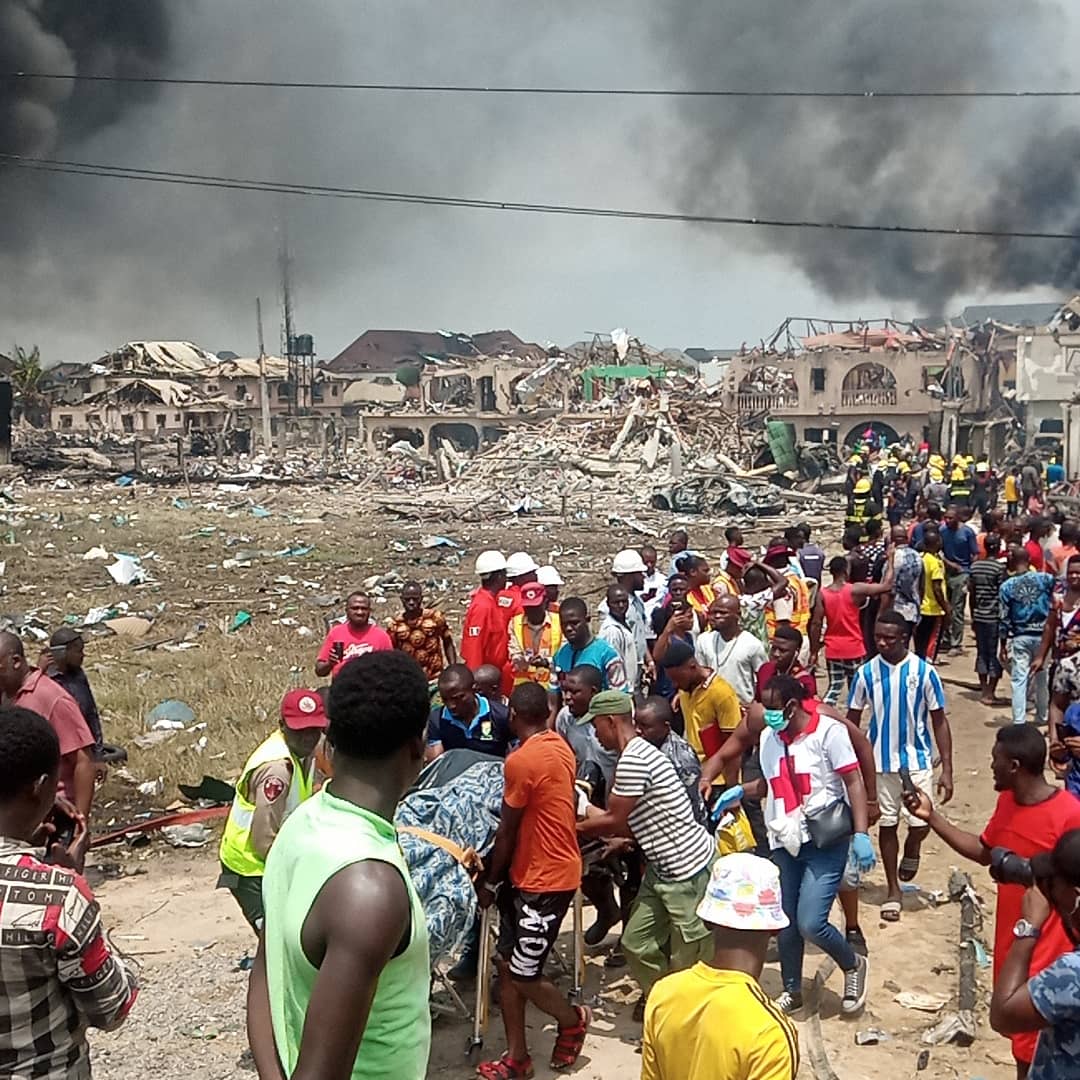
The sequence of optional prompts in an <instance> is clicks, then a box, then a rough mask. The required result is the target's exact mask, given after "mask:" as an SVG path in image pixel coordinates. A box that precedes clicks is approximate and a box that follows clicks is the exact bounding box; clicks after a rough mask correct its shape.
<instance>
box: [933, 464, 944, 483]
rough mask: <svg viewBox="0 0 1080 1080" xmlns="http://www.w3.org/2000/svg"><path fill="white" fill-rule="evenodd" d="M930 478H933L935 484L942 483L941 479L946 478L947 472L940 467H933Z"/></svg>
mask: <svg viewBox="0 0 1080 1080" xmlns="http://www.w3.org/2000/svg"><path fill="white" fill-rule="evenodd" d="M930 479H931V480H933V481H934V483H935V484H940V483H941V481H942V480H944V479H945V474H944V473H943V472H942V471H941V470H940V469H936V468H935V469H931V470H930Z"/></svg>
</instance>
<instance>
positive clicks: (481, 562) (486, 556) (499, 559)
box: [476, 551, 506, 577]
mask: <svg viewBox="0 0 1080 1080" xmlns="http://www.w3.org/2000/svg"><path fill="white" fill-rule="evenodd" d="M505 569H506V556H505V555H504V554H503V553H502V552H501V551H481V552H480V554H479V555H477V556H476V576H477V577H487V576H488V574H497V573H498V572H499V571H500V570H505Z"/></svg>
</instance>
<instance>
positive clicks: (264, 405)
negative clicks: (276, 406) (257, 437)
mask: <svg viewBox="0 0 1080 1080" xmlns="http://www.w3.org/2000/svg"><path fill="white" fill-rule="evenodd" d="M255 320H256V322H257V323H258V325H259V411H260V412H261V414H262V441H263V449H264V450H265V452H266V453H267V454H268V455H269V456H271V457H272V456H273V454H274V446H273V438H272V436H271V434H270V398H269V396H268V394H267V389H266V347H265V345H264V344H263V325H262V300H261V298H260V297H258V296H256V297H255Z"/></svg>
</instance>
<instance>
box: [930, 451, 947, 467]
mask: <svg viewBox="0 0 1080 1080" xmlns="http://www.w3.org/2000/svg"><path fill="white" fill-rule="evenodd" d="M929 462H930V464H931V465H933V466H934V467H935V468H938V469H944V468H945V459H944V458H943V457H942V456H941V455H940V454H931V455H930V458H929Z"/></svg>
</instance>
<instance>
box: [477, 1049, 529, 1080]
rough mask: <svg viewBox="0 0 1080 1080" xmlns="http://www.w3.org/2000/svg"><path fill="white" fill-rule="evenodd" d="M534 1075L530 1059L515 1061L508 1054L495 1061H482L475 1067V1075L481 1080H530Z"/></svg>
mask: <svg viewBox="0 0 1080 1080" xmlns="http://www.w3.org/2000/svg"><path fill="white" fill-rule="evenodd" d="M534 1074H535V1071H534V1069H533V1063H532V1058H531V1057H527V1058H526V1059H525V1060H524V1061H515V1060H514V1059H513V1058H512V1057H511V1056H510V1055H509V1054H503V1056H502V1057H501V1058H499V1059H498V1060H497V1061H482V1062H480V1064H479V1065H477V1067H476V1075H477V1076H479V1077H481V1078H482V1080H532V1077H533V1075H534Z"/></svg>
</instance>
